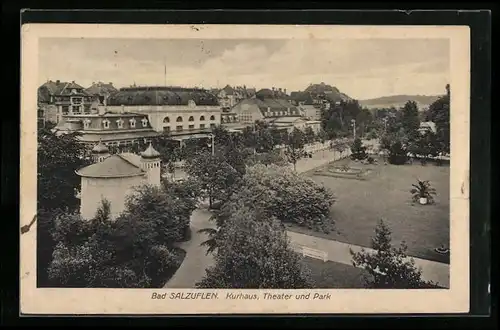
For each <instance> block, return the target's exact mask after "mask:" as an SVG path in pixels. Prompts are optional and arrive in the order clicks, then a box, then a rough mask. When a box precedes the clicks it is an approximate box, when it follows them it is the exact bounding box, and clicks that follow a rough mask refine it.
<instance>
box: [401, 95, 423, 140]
mask: <svg viewBox="0 0 500 330" xmlns="http://www.w3.org/2000/svg"><path fill="white" fill-rule="evenodd" d="M401 123H402V125H403V128H404V130H405V133H406V134H407V135H408V136H410V137H413V136H416V134H418V133H417V131H418V128H419V127H420V119H419V115H418V106H417V103H416V102H415V101H408V102H406V103H405V105H404V107H403V110H402V118H401Z"/></svg>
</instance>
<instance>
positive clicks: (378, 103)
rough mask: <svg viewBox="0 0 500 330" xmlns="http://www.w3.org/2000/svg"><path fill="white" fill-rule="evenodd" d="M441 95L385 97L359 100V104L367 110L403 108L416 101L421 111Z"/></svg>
mask: <svg viewBox="0 0 500 330" xmlns="http://www.w3.org/2000/svg"><path fill="white" fill-rule="evenodd" d="M440 97H441V95H392V96H383V97H378V98H376V99H369V100H359V103H360V104H361V105H362V106H363V107H366V108H369V109H373V108H390V107H395V108H401V107H402V106H404V104H405V103H406V102H408V101H415V102H416V103H417V105H418V107H419V108H420V109H423V108H427V107H429V105H431V104H432V103H433V102H434V101H436V100H437V99H438V98H440Z"/></svg>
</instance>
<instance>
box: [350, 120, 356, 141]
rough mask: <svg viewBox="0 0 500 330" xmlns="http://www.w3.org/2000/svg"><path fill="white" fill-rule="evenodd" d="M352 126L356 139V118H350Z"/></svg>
mask: <svg viewBox="0 0 500 330" xmlns="http://www.w3.org/2000/svg"><path fill="white" fill-rule="evenodd" d="M351 123H352V127H353V137H354V139H356V119H351Z"/></svg>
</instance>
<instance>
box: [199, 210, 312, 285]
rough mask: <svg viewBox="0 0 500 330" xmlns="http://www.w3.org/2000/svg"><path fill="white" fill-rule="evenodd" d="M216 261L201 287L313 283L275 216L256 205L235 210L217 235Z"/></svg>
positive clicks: (207, 272)
mask: <svg viewBox="0 0 500 330" xmlns="http://www.w3.org/2000/svg"><path fill="white" fill-rule="evenodd" d="M217 241H218V242H217V245H218V250H217V254H216V256H215V265H214V266H213V267H210V268H208V269H207V270H206V275H205V277H204V278H203V279H202V281H200V282H199V283H197V287H199V288H231V289H236V288H239V289H300V288H308V287H311V283H310V279H309V277H308V274H307V273H305V272H304V271H303V268H302V266H301V263H300V256H299V255H298V254H296V253H295V252H294V251H293V250H292V249H291V248H290V243H289V241H288V238H287V235H286V231H285V230H284V228H283V227H282V225H281V224H280V222H279V221H278V220H277V219H275V218H267V215H266V214H264V213H261V212H259V210H257V209H255V208H249V207H243V208H240V209H238V210H237V211H235V212H234V213H233V214H232V220H231V221H229V222H226V223H225V224H224V225H223V226H222V227H221V229H220V234H219V235H218V237H217Z"/></svg>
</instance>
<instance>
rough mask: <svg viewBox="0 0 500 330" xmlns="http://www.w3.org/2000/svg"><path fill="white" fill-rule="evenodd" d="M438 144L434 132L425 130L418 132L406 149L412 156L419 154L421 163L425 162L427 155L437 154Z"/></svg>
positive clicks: (433, 155)
mask: <svg viewBox="0 0 500 330" xmlns="http://www.w3.org/2000/svg"><path fill="white" fill-rule="evenodd" d="M439 149H440V145H439V142H438V139H437V136H436V134H434V133H433V132H431V131H426V132H424V133H422V134H419V135H418V136H417V137H416V138H415V139H413V140H412V141H410V143H409V145H408V151H409V152H410V153H412V154H413V155H414V156H420V162H421V163H422V165H425V164H426V163H427V159H428V158H429V157H435V156H437V155H438V153H439Z"/></svg>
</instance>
